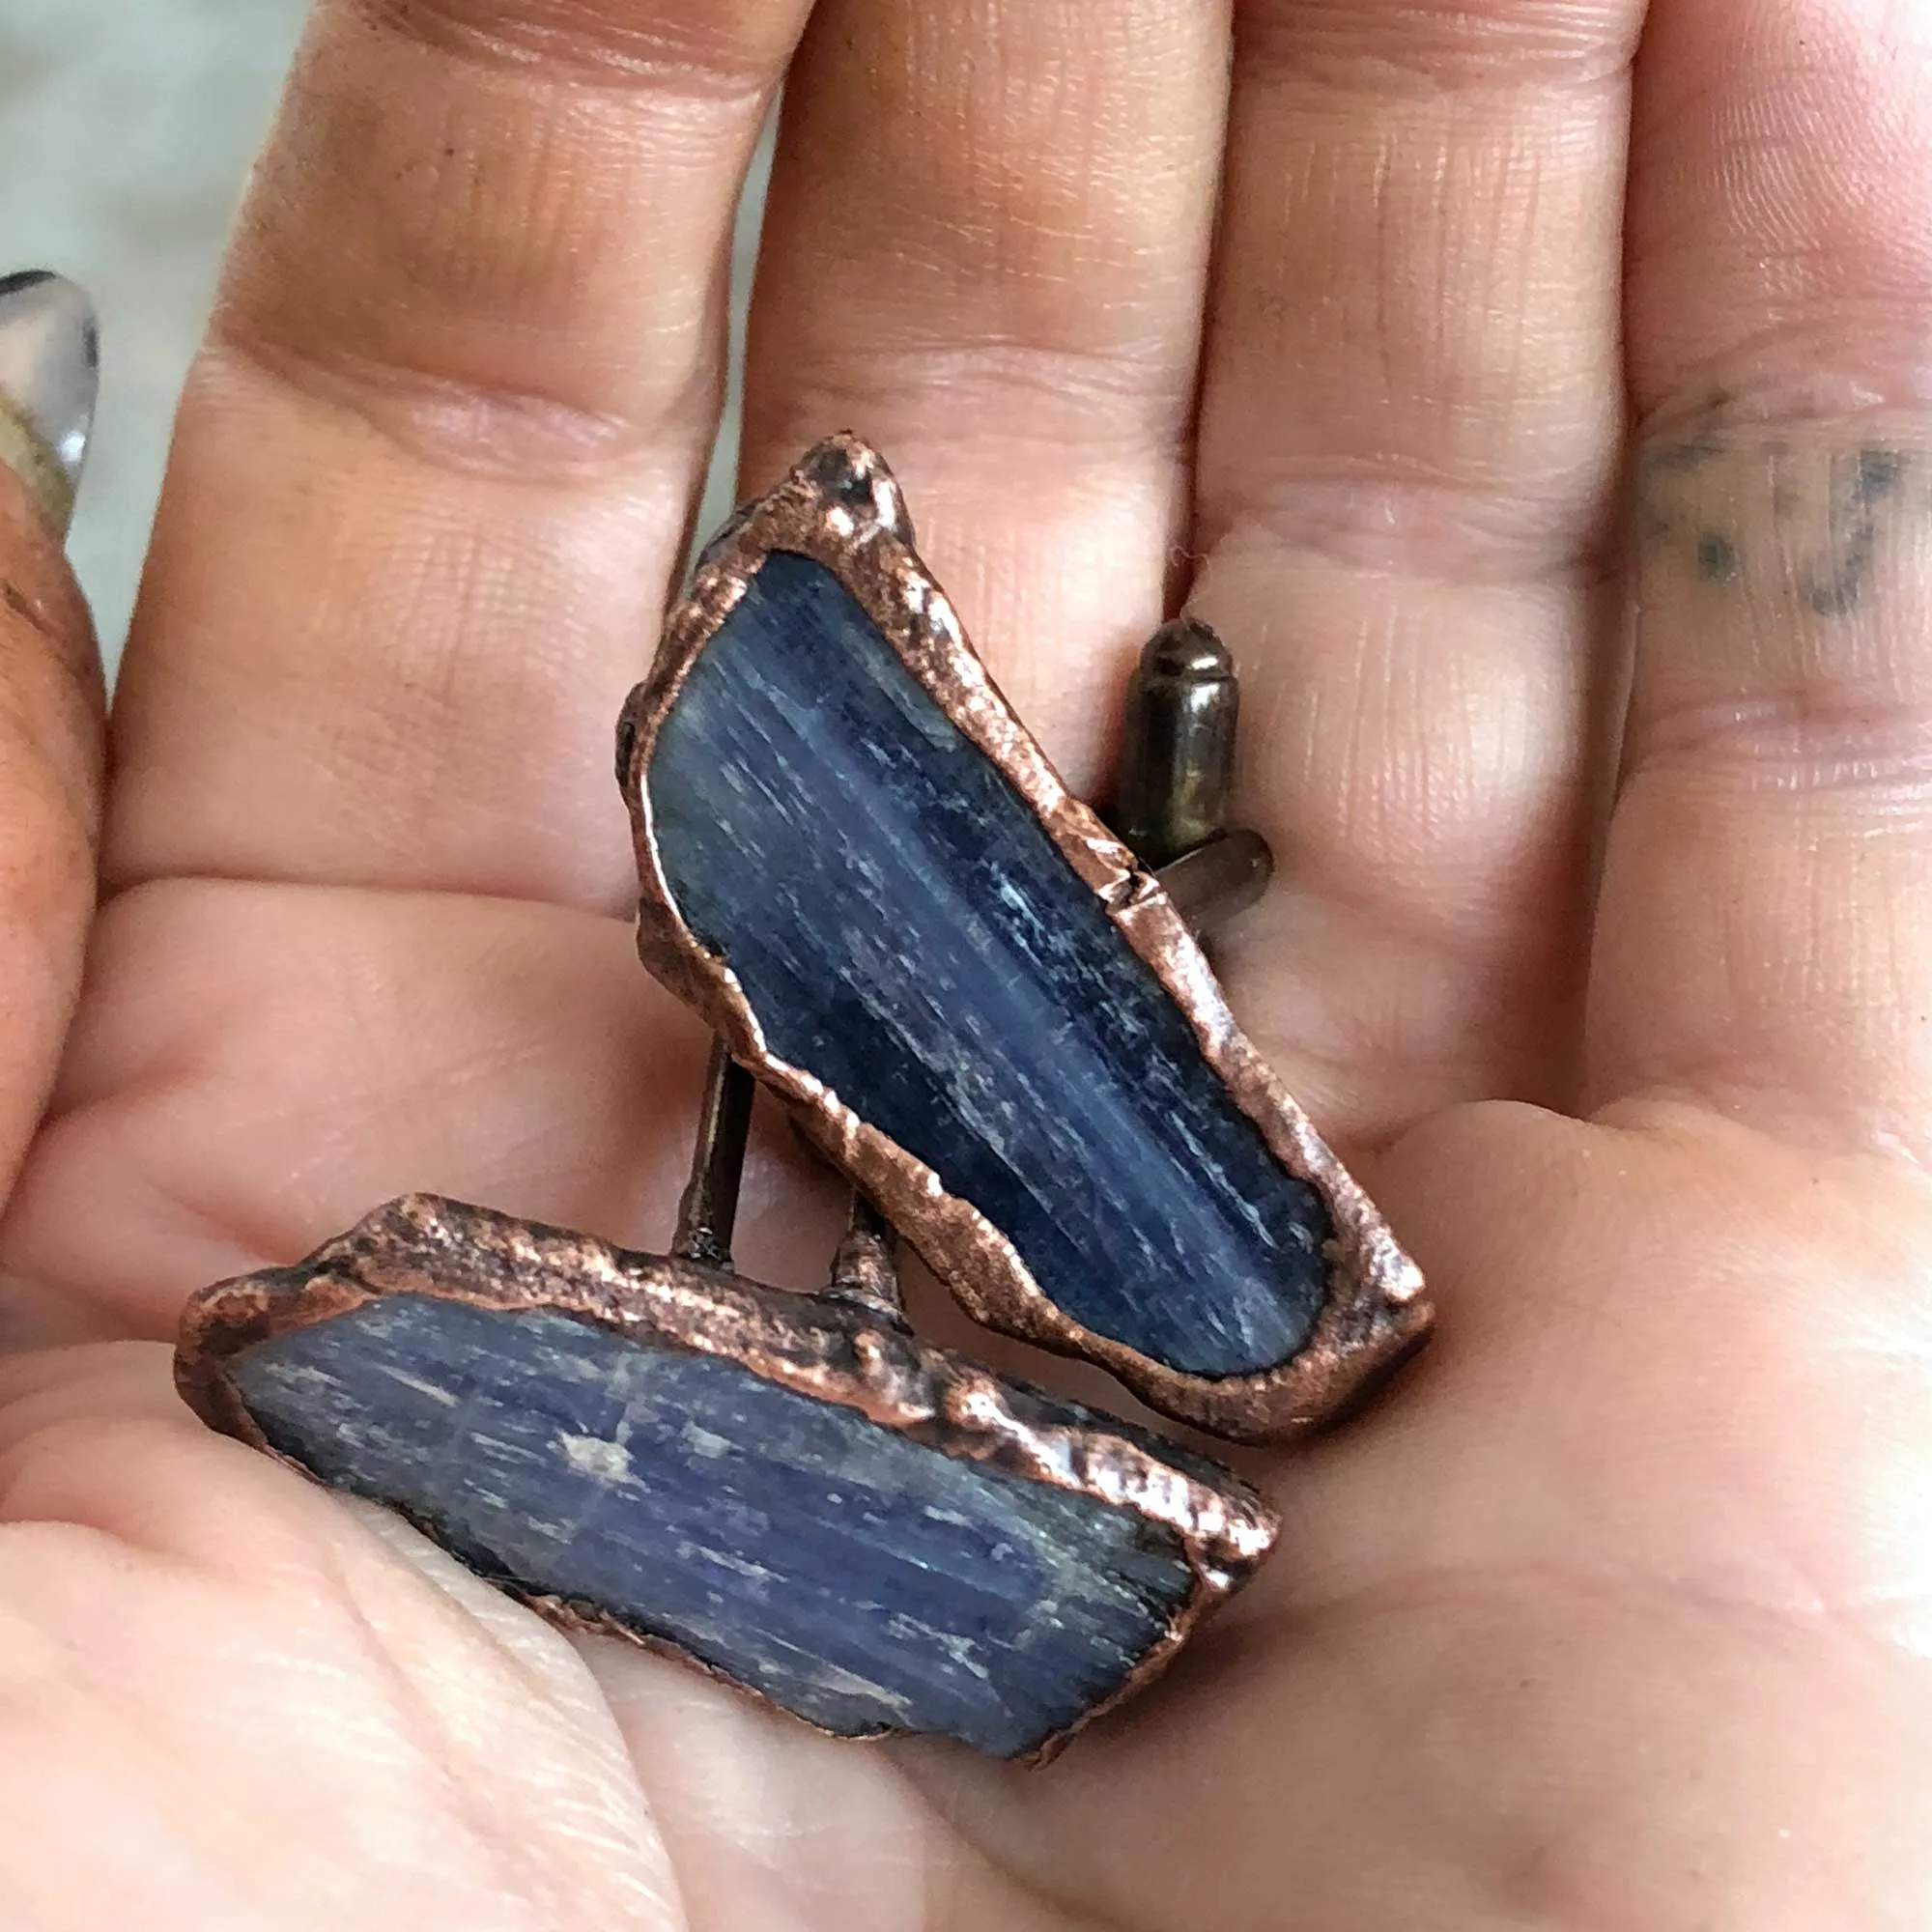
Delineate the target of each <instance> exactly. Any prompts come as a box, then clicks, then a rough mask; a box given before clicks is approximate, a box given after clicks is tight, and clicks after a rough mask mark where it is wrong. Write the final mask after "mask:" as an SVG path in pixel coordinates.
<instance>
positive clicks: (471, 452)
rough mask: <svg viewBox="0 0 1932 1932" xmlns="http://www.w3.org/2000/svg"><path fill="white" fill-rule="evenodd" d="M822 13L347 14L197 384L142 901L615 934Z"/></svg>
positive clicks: (244, 247)
mask: <svg viewBox="0 0 1932 1932" xmlns="http://www.w3.org/2000/svg"><path fill="white" fill-rule="evenodd" d="M805 11H806V0H725V4H720V0H642V4H628V0H626V4H619V0H319V4H318V6H317V9H316V13H315V15H314V18H313V20H312V23H311V27H310V31H309V35H308V39H307V42H306V43H305V46H304V49H303V51H302V53H301V55H300V57H299V59H298V64H297V68H296V71H295V75H294V79H293V81H292V84H291V89H290V93H289V97H288V101H287V104H286V106H285V108H284V110H283V114H282V118H281V122H280V126H279V128H278V129H277V131H276V133H275V136H274V138H273V140H272V142H271V144H270V149H269V153H268V156H267V158H266V160H265V161H264V163H263V165H262V168H261V170H260V171H259V174H258V177H257V180H256V183H255V185H254V189H253V192H252V194H251V196H250V199H249V203H248V207H247V210H246V212H245V213H244V216H243V219H242V225H241V239H240V241H239V243H238V246H237V249H236V253H235V257H234V260H233V262H232V263H231V265H230V269H229V271H228V277H227V282H226V285H225V291H224V294H223V298H222V300H221V304H220V307H219V310H218V313H217V317H216V322H215V326H214V331H213V339H212V342H211V345H210V347H209V350H208V352H207V354H206V355H205V356H204V358H203V360H202V362H201V364H200V366H199V369H198V371H197V373H196V375H195V377H194V378H193V380H192V382H191V384H190V387H189V391H188V395H187V399H186V403H185V411H184V414H183V418H182V425H181V431H180V437H179V442H178V448H177V453H176V459H175V464H174V469H173V475H172V479H171V482H170V485H169V489H168V493H167V500H166V503H165V505H164V507H163V511H162V514H161V519H160V524H159V528H158V531H157V535H156V549H155V553H154V557H153V561H152V565H151V569H150V573H149V579H148V582H147V587H146V595H145V598H144V600H143V604H142V609H141V613H140V615H139V617H138V618H137V621H136V625H135V635H134V637H133V639H132V640H131V642H130V646H129V652H128V663H127V668H126V671H125V673H124V678H123V682H122V685H121V690H120V697H119V703H118V707H117V741H118V742H117V752H118V772H119V777H118V781H117V791H116V806H115V812H114V819H113V825H112V828H111V837H110V842H109V865H110V872H111V877H112V881H113V883H114V884H116V885H118V886H125V885H127V884H129V883H131V882H135V881H139V880H142V879H147V878H152V877H156V876H162V875H168V874H183V873H204V874H219V875H224V876H250V877H263V878H276V879H291V880H313V881H324V882H329V883H338V884H340V883H365V884H366V883H380V884H384V885H395V886H427V887H438V888H468V889H472V890H478V891H486V892H494V893H500V894H503V895H528V896H541V897H551V898H556V899H562V900H570V901H574V902H578V903H582V904H596V905H608V904H614V903H618V902H621V901H622V900H623V899H624V898H625V897H626V895H628V893H629V890H630V889H629V888H628V887H627V886H626V884H625V881H626V880H627V879H629V878H631V877H632V868H631V861H630V859H629V856H628V840H627V835H626V831H625V827H624V823H623V814H622V812H621V810H618V809H617V807H616V805H615V802H614V801H615V793H614V790H613V788H612V785H611V776H610V763H611V732H612V729H613V721H614V720H615V718H616V715H617V711H618V708H619V707H620V705H621V703H622V699H623V696H624V692H625V690H626V689H627V688H628V686H629V685H630V684H631V683H632V682H633V681H634V680H635V678H636V676H637V675H638V674H639V669H640V668H641V667H642V665H643V664H644V663H645V662H646V660H647V658H648V654H649V650H650V646H651V641H652V639H653V637H654V636H655V631H656V626H657V622H658V618H659V615H660V613H661V610H662V604H663V599H664V595H665V592H666V588H667V585H668V581H669V577H670V573H671V571H672V570H673V568H674V567H675V565H676V563H677V561H678V558H679V553H680V545H681V540H682V532H683V526H684V524H685V522H686V518H687V505H688V502H689V498H690V497H691V494H692V491H693V488H694V485H695V482H696V478H697V476H698V473H699V470H700V469H701V466H702V463H703V459H704V455H705V452H706V450H707V448H708V445H709V441H710V437H711V433H712V427H713V422H714V418H715V403H716V394H717V387H718V364H719V357H720V353H721V349H722V310H723V301H724V290H725V264H726V250H727V243H728V239H729V229H730V223H731V214H732V209H733V204H734V201H735V197H736V194H737V189H738V185H739V182H740V180H741V177H742V175H743V172H744V169H745V166H746V163H747V160H748V157H749V156H750V153H751V150H752V147H753V141H754V139H755V136H756V132H757V128H758V126H759V122H760V119H761V117H762V115H763V112H764V108H765V104H766V101H767V99H768V97H769V94H770V92H771V90H772V88H773V87H774V86H775V84H776V81H777V77H778V75H779V72H780V71H781V67H782V65H783V62H784V59H785V57H786V54H787V52H788V50H789V47H790V44H791V42H792V39H793V37H794V35H795V33H796V30H797V26H798V22H799V20H800V19H801V17H802V16H803V14H804V13H805Z"/></svg>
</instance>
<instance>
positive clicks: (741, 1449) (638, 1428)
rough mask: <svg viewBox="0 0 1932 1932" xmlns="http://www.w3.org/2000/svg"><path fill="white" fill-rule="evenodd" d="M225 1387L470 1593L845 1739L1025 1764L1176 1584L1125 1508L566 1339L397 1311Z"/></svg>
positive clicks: (600, 1345) (429, 1303) (1063, 1411)
mask: <svg viewBox="0 0 1932 1932" xmlns="http://www.w3.org/2000/svg"><path fill="white" fill-rule="evenodd" d="M753 1293H757V1292H756V1291H753ZM773 1299H774V1300H782V1301H784V1302H786V1303H787V1304H788V1305H790V1306H792V1307H795V1308H796V1309H797V1310H798V1311H799V1319H800V1320H803V1321H808V1322H809V1321H810V1320H811V1317H810V1308H811V1307H812V1304H811V1303H810V1302H809V1301H806V1300H803V1299H798V1298H793V1297H778V1296H773ZM826 1319H827V1320H828V1321H831V1322H833V1323H834V1328H835V1332H842V1330H837V1325H836V1324H837V1322H838V1321H846V1322H848V1323H849V1321H850V1320H851V1318H850V1317H849V1316H839V1317H837V1318H833V1317H828V1318H826ZM907 1346H908V1347H910V1345H907ZM224 1373H225V1375H226V1377H227V1378H228V1381H229V1383H230V1385H231V1386H232V1387H233V1388H234V1390H235V1391H236V1392H237V1393H238V1394H239V1395H240V1397H241V1401H242V1403H243V1404H244V1406H245V1407H246V1409H247V1410H248V1412H249V1414H250V1415H251V1416H252V1417H253V1419H254V1421H255V1422H256V1424H257V1425H258V1426H259V1428H260V1429H261V1430H262V1431H263V1433H264V1434H265V1435H266V1436H267V1437H268V1440H269V1443H270V1446H271V1447H272V1448H274V1449H276V1450H278V1451H279V1452H280V1453H281V1454H283V1455H284V1456H287V1457H288V1458H290V1459H291V1460H292V1461H294V1462H296V1463H299V1464H300V1465H301V1466H302V1467H303V1468H305V1469H307V1470H308V1471H309V1472H310V1473H311V1474H313V1475H315V1476H316V1477H318V1478H319V1479H321V1480H322V1481H323V1482H325V1483H327V1484H328V1485H330V1486H331V1487H332V1488H335V1489H338V1490H341V1491H345V1492H349V1493H351V1494H354V1495H359V1496H364V1497H368V1498H371V1499H373V1500H375V1501H378V1502H381V1503H384V1504H387V1505H389V1506H391V1507H394V1508H397V1509H400V1510H402V1511H403V1512H404V1513H405V1514H407V1515H408V1516H410V1517H411V1518H412V1519H413V1520H415V1521H416V1522H417V1523H418V1524H420V1525H421V1526H422V1527H423V1528H424V1529H426V1530H427V1531H428V1532H429V1533H430V1534H431V1535H433V1536H434V1537H435V1538H436V1539H437V1540H438V1541H439V1542H440V1543H441V1544H442V1545H443V1547H444V1548H447V1549H448V1550H450V1551H451V1553H452V1554H454V1555H456V1556H457V1557H459V1558H460V1559H462V1561H464V1562H465V1563H466V1564H467V1565H469V1567H470V1568H471V1569H473V1570H474V1571H476V1572H477V1573H478V1574H479V1575H481V1576H483V1577H488V1578H490V1579H491V1580H493V1581H495V1582H497V1583H499V1584H502V1585H504V1586H506V1587H507V1588H509V1589H511V1590H512V1591H513V1592H515V1593H516V1594H519V1595H522V1596H524V1597H526V1598H530V1597H554V1598H558V1599H561V1600H563V1601H564V1602H566V1603H569V1604H572V1605H581V1606H582V1607H584V1608H587V1609H590V1610H593V1611H596V1612H599V1613H601V1614H602V1615H604V1616H606V1617H608V1618H610V1619H611V1620H612V1621H614V1622H615V1623H617V1624H619V1625H621V1626H623V1627H624V1628H625V1629H627V1630H629V1631H631V1632H633V1633H635V1634H647V1635H654V1636H657V1637H661V1638H664V1639H666V1640H668V1641H669V1642H671V1643H673V1644H675V1645H676V1646H678V1647H679V1648H680V1649H682V1650H684V1651H685V1652H687V1653H688V1654H690V1655H691V1656H693V1657H695V1658H696V1659H697V1660H698V1661H700V1662H704V1663H707V1664H709V1665H712V1666H713V1667H715V1668H716V1669H718V1670H720V1671H722V1672H723V1673H724V1674H725V1675H726V1676H728V1677H731V1678H733V1679H735V1680H737V1681H738V1682H740V1683H743V1684H747V1685H750V1686H752V1687H753V1688H754V1689H756V1690H760V1691H762V1692H764V1693H765V1694H766V1695H767V1696H768V1697H770V1698H772V1699H773V1700H774V1701H775V1702H777V1703H779V1704H781V1705H782V1706H783V1707H784V1708H785V1709H787V1710H789V1711H792V1712H795V1713H796V1714H797V1715H798V1716H800V1717H802V1718H805V1719H809V1720H810V1722H812V1723H814V1724H817V1725H818V1726H820V1727H821V1728H822V1729H825V1730H828V1731H832V1732H835V1733H837V1734H838V1735H841V1736H847V1737H860V1736H869V1735H875V1734H879V1733H884V1732H895V1731H904V1732H923V1733H932V1734H938V1735H943V1736H947V1737H952V1738H957V1739H959V1740H961V1741H963V1742H964V1743H966V1744H969V1745H972V1746H975V1747H978V1748H979V1749H980V1750H982V1751H986V1752H989V1753H991V1754H992V1755H995V1756H998V1757H1015V1756H1023V1755H1027V1754H1030V1753H1032V1752H1034V1751H1036V1750H1037V1749H1038V1748H1039V1747H1041V1746H1042V1745H1043V1744H1045V1743H1046V1742H1047V1741H1048V1740H1050V1739H1052V1738H1053V1737H1055V1736H1056V1735H1057V1734H1058V1733H1060V1732H1063V1731H1065V1729H1067V1728H1068V1727H1069V1726H1070V1725H1072V1724H1074V1723H1076V1722H1077V1721H1078V1720H1079V1719H1080V1718H1081V1717H1082V1716H1083V1715H1084V1714H1085V1713H1086V1712H1087V1711H1088V1710H1090V1709H1091V1708H1092V1707H1093V1706H1094V1705H1095V1704H1097V1703H1099V1702H1101V1701H1102V1700H1104V1699H1105V1698H1107V1697H1108V1696H1110V1695H1111V1694H1112V1693H1113V1692H1114V1691H1116V1690H1119V1689H1120V1687H1121V1686H1122V1682H1123V1680H1125V1678H1126V1677H1127V1676H1128V1675H1129V1674H1130V1673H1131V1672H1132V1670H1133V1668H1134V1666H1135V1665H1136V1664H1137V1663H1138V1662H1140V1661H1141V1659H1142V1658H1143V1657H1145V1656H1146V1655H1147V1653H1148V1652H1149V1651H1150V1650H1151V1649H1153V1648H1154V1647H1155V1646H1156V1645H1157V1644H1158V1643H1159V1642H1160V1641H1161V1640H1162V1639H1163V1637H1164V1636H1165V1634H1166V1633H1167V1631H1168V1629H1169V1626H1170V1622H1171V1620H1172V1619H1174V1618H1175V1616H1176V1614H1177V1612H1179V1611H1180V1610H1181V1609H1182V1607H1183V1605H1186V1604H1187V1603H1188V1601H1189V1599H1190V1598H1191V1597H1192V1595H1193V1594H1194V1592H1195V1589H1196V1585H1197V1577H1196V1575H1195V1573H1194V1571H1193V1569H1192V1568H1191V1567H1190V1565H1189V1562H1188V1560H1187V1558H1186V1556H1185V1554H1184V1553H1183V1551H1182V1548H1181V1547H1180V1543H1179V1538H1178V1537H1177V1536H1176V1535H1175V1534H1174V1533H1173V1532H1172V1531H1170V1530H1168V1529H1166V1528H1164V1527H1160V1526H1156V1525H1153V1524H1151V1523H1150V1522H1149V1521H1148V1520H1146V1519H1145V1518H1144V1517H1142V1516H1141V1515H1139V1514H1138V1513H1136V1512H1135V1511H1132V1510H1130V1509H1125V1508H1116V1507H1113V1506H1110V1505H1109V1504H1106V1503H1103V1502H1100V1501H1098V1500H1096V1499H1094V1498H1093V1497H1091V1496H1088V1495H1085V1494H1080V1493H1075V1492H1069V1491H1067V1490H1064V1489H1059V1488H1055V1487H1052V1486H1050V1485H1048V1484H1045V1483H1042V1482H1033V1481H1028V1480H1026V1479H1024V1478H1023V1477H1020V1476H1017V1475H1013V1474H1009V1473H1007V1472H1004V1471H1002V1470H1000V1469H998V1468H994V1467H989V1466H985V1465H983V1464H981V1463H979V1462H976V1461H973V1460H954V1459H953V1458H952V1457H950V1456H948V1455H946V1454H944V1453H941V1451H940V1450H938V1449H937V1448H934V1447H932V1446H930V1445H929V1444H928V1443H925V1442H922V1441H920V1440H917V1439H915V1438H914V1437H913V1436H912V1435H905V1434H901V1433H899V1432H897V1431H895V1430H894V1429H891V1428H887V1427H883V1426H881V1425H880V1424H878V1423H875V1422H872V1421H870V1420H868V1419H867V1416H866V1415H865V1414H863V1413H862V1412H861V1411H860V1410H859V1409H857V1408H853V1407H847V1406H839V1405H838V1404H836V1403H833V1402H827V1401H819V1400H815V1399H813V1398H811V1397H810V1396H807V1395H803V1394H799V1393H796V1392H794V1391H793V1390H791V1389H788V1388H784V1387H781V1386H778V1385H776V1384H774V1383H773V1382H770V1381H767V1380H763V1379H760V1378H759V1377H758V1376H756V1375H755V1374H753V1373H752V1372H751V1371H750V1370H749V1369H746V1368H743V1367H741V1366H739V1364H738V1363H737V1362H736V1361H735V1360H728V1359H725V1358H722V1357H718V1356H714V1355H707V1354H699V1353H693V1352H689V1351H687V1350H680V1349H677V1348H673V1347H669V1346H665V1345H662V1344H653V1343H651V1342H649V1341H647V1340H641V1339H634V1338H632V1337H630V1336H625V1335H619V1334H616V1333H613V1332H611V1331H610V1330H608V1329H604V1328H599V1327H593V1326H589V1325H587V1324H585V1323H583V1322H581V1321H575V1320H573V1319H570V1318H568V1317H565V1316H562V1315H557V1314H552V1313H546V1312H531V1311H528V1310H520V1311H516V1312H509V1311H505V1310H498V1309H493V1308H486V1307H479V1306H475V1305H472V1304H470V1303H468V1302H462V1301H453V1300H443V1299H440V1298H435V1297H430V1296H426V1295H418V1294H407V1293H405V1294H398V1295H394V1296H390V1297H386V1298H383V1299H377V1300H372V1301H368V1302H365V1303H363V1304H362V1305H361V1306H360V1307H358V1308H355V1310H353V1311H352V1312H350V1313H348V1314H344V1315H340V1316H337V1317H335V1318H333V1319H331V1320H328V1321H323V1322H320V1323H318V1324H317V1325H315V1326H311V1327H306V1328H298V1329H296V1330H294V1331H293V1332H290V1333H286V1334H283V1335H281V1336H279V1337H278V1338H276V1339H274V1340H270V1341H266V1342H263V1343H260V1344H258V1345H257V1346H254V1347H250V1348H243V1349H242V1350H240V1351H239V1352H237V1353H235V1354H234V1355H232V1356H231V1357H229V1358H228V1360H227V1361H226V1363H225V1364H224ZM1027 1399H1028V1400H1029V1401H1031V1402H1033V1403H1034V1405H1035V1406H1036V1408H1037V1413H1038V1414H1039V1415H1041V1416H1042V1417H1045V1418H1046V1419H1049V1420H1054V1421H1058V1422H1060V1423H1062V1424H1065V1425H1069V1426H1072V1427H1075V1428H1079V1427H1081V1426H1083V1425H1085V1424H1087V1423H1090V1422H1095V1421H1099V1420H1100V1418H1095V1417H1092V1416H1090V1415H1089V1414H1088V1413H1087V1412H1086V1411H1084V1410H1080V1409H1077V1408H1074V1407H1072V1406H1067V1405H1059V1404H1051V1403H1049V1402H1047V1400H1046V1399H1045V1398H1033V1397H1031V1395H1030V1394H1029V1396H1028V1398H1027ZM1107 1427H1108V1428H1109V1429H1112V1430H1121V1429H1122V1427H1123V1426H1122V1425H1118V1424H1110V1425H1107ZM1127 1433H1129V1434H1131V1432H1127ZM1169 1460H1170V1462H1179V1463H1183V1464H1185V1463H1188V1460H1189V1459H1186V1458H1175V1457H1170V1458H1169ZM1201 1466H1203V1467H1204V1468H1205V1466H1206V1465H1201Z"/></svg>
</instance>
